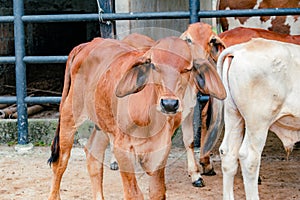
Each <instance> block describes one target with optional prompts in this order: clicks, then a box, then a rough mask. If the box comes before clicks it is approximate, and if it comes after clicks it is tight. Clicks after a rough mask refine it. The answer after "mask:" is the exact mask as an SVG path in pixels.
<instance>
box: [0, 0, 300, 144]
mask: <svg viewBox="0 0 300 200" xmlns="http://www.w3.org/2000/svg"><path fill="white" fill-rule="evenodd" d="M199 5H200V1H199V0H190V1H189V12H186V11H176V12H146V13H145V12H143V13H138V12H137V13H109V14H108V13H103V14H102V18H103V20H147V19H185V18H189V19H190V23H194V22H197V21H198V20H199V18H213V17H235V16H279V15H299V14H300V9H299V8H281V9H259V10H253V9H246V10H221V11H214V10H200V8H199ZM13 13H14V16H0V23H14V37H15V56H4V57H0V63H2V64H13V63H14V64H15V70H16V93H17V96H16V97H0V103H9V104H12V103H17V105H18V106H17V108H18V144H21V145H22V144H27V143H28V116H27V103H41V104H43V103H55V104H56V103H59V102H60V99H61V97H27V95H26V63H65V62H66V60H67V56H25V41H24V40H25V39H24V38H25V35H24V23H51V22H76V21H82V22H86V21H98V20H99V16H98V14H59V15H26V16H24V2H23V0H13ZM207 99H208V97H203V100H207Z"/></svg>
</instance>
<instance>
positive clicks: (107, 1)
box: [97, 0, 116, 38]
mask: <svg viewBox="0 0 300 200" xmlns="http://www.w3.org/2000/svg"><path fill="white" fill-rule="evenodd" d="M97 1H98V5H99V6H100V8H99V9H102V12H103V13H114V12H115V0H97ZM100 18H101V16H100ZM99 23H100V36H101V37H103V38H113V37H114V36H115V35H116V23H115V22H114V21H103V20H102V19H100V22H99Z"/></svg>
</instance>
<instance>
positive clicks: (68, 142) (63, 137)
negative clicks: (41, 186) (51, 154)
mask: <svg viewBox="0 0 300 200" xmlns="http://www.w3.org/2000/svg"><path fill="white" fill-rule="evenodd" d="M64 113H71V112H64V111H63V112H62V114H61V118H60V130H59V139H58V144H57V145H58V148H59V154H58V159H57V160H56V161H53V162H52V171H53V176H52V184H51V191H50V196H49V198H48V200H60V193H59V191H60V183H61V179H62V176H63V174H64V172H65V170H66V168H67V165H68V160H69V158H70V153H71V149H72V146H73V142H74V134H75V132H76V128H75V123H74V120H73V116H72V114H69V115H68V116H66V115H65V114H64Z"/></svg>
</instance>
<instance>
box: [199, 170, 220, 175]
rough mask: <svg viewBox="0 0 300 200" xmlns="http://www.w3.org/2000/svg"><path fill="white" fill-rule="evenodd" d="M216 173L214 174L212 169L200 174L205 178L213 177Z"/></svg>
mask: <svg viewBox="0 0 300 200" xmlns="http://www.w3.org/2000/svg"><path fill="white" fill-rule="evenodd" d="M216 174H217V173H216V172H215V170H214V168H212V169H210V170H208V171H204V172H203V173H202V175H205V176H215V175H216Z"/></svg>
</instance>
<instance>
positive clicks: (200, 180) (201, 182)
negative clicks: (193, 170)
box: [193, 177, 205, 187]
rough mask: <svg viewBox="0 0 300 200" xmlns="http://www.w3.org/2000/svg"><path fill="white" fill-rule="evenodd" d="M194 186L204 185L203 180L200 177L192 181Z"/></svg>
mask: <svg viewBox="0 0 300 200" xmlns="http://www.w3.org/2000/svg"><path fill="white" fill-rule="evenodd" d="M193 186H194V187H204V186H205V184H204V180H203V179H202V178H201V177H200V178H199V179H198V180H196V181H194V182H193Z"/></svg>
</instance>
